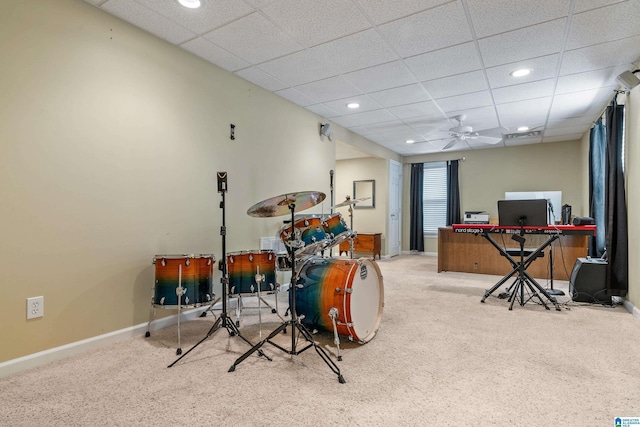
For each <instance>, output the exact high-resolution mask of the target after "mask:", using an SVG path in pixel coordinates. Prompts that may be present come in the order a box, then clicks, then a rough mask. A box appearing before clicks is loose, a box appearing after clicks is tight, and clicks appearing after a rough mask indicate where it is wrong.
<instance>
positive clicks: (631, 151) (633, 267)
mask: <svg viewBox="0 0 640 427" xmlns="http://www.w3.org/2000/svg"><path fill="white" fill-rule="evenodd" d="M626 131H627V134H626V138H627V139H626V142H627V144H626V150H627V151H626V184H627V207H628V218H629V221H628V223H629V294H628V295H627V299H628V300H629V301H630V302H631V303H632V304H633V305H634V306H635V307H636V308H637V309H640V275H639V274H638V268H637V267H638V266H639V265H640V249H638V241H640V240H638V239H640V225H639V224H638V221H637V216H638V214H639V213H640V194H638V193H639V192H640V191H639V190H638V189H639V188H640V173H639V172H638V165H640V149H639V148H638V143H639V142H640V87H636V88H635V89H634V90H633V91H632V92H631V95H630V96H628V97H627V101H626Z"/></svg>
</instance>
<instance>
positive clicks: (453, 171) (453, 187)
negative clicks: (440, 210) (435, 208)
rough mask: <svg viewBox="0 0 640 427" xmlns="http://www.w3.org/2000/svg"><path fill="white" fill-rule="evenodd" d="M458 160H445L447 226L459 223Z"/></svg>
mask: <svg viewBox="0 0 640 427" xmlns="http://www.w3.org/2000/svg"><path fill="white" fill-rule="evenodd" d="M458 162H459V160H449V161H448V162H447V226H450V225H451V224H460V183H459V181H458Z"/></svg>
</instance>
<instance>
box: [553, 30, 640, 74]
mask: <svg viewBox="0 0 640 427" xmlns="http://www.w3.org/2000/svg"><path fill="white" fill-rule="evenodd" d="M639 57H640V36H636V37H630V38H628V39H622V40H617V41H614V42H608V43H603V44H599V45H595V46H589V47H584V48H581V49H574V50H570V51H566V52H565V53H564V56H563V58H562V66H561V68H560V75H561V76H564V75H567V74H575V73H581V72H585V71H593V70H599V69H602V68H607V67H612V66H615V65H628V66H631V64H632V63H633V62H635V61H636V60H637V59H638V58H639Z"/></svg>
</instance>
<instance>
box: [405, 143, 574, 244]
mask: <svg viewBox="0 0 640 427" xmlns="http://www.w3.org/2000/svg"><path fill="white" fill-rule="evenodd" d="M463 157H464V159H465V160H464V161H461V162H460V205H461V214H462V215H464V211H470V210H477V211H486V212H487V213H488V214H489V215H490V216H491V217H492V218H497V216H498V211H497V209H498V208H497V201H498V200H501V199H504V193H505V191H557V190H559V191H562V204H569V205H571V206H572V212H573V214H574V215H581V212H583V210H584V209H585V208H584V207H583V202H582V180H581V178H582V172H581V171H582V169H581V168H582V163H581V152H580V142H579V141H570V142H560V143H552V144H533V145H523V146H517V147H508V148H500V149H486V150H473V151H464V152H455V153H439V154H433V155H424V156H412V157H405V158H404V163H405V165H404V169H403V181H404V184H403V188H404V194H403V200H404V203H403V211H404V212H403V218H402V223H403V238H402V242H403V244H402V250H403V251H408V250H409V199H410V198H409V187H410V178H411V163H421V162H433V161H443V160H453V159H458V158H463ZM437 249H438V244H437V236H433V237H426V238H425V252H437Z"/></svg>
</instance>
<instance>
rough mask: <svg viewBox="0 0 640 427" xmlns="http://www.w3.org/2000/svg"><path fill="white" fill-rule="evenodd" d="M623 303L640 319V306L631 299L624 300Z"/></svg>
mask: <svg viewBox="0 0 640 427" xmlns="http://www.w3.org/2000/svg"><path fill="white" fill-rule="evenodd" d="M622 305H624V308H626V309H627V311H628V312H629V313H631V315H632V316H633V317H635V318H636V319H638V320H640V309H638V307H636V306H635V305H633V304H632V303H631V302H630V301H629V300H624V301H622Z"/></svg>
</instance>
